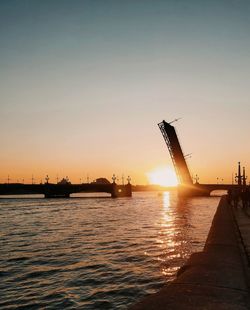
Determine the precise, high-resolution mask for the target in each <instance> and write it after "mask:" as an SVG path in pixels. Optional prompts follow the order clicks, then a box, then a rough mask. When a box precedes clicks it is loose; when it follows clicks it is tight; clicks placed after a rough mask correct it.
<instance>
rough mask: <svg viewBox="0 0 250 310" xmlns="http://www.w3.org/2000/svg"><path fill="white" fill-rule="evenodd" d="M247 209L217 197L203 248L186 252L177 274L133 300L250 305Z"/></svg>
mask: <svg viewBox="0 0 250 310" xmlns="http://www.w3.org/2000/svg"><path fill="white" fill-rule="evenodd" d="M249 262H250V212H249V214H247V213H246V211H244V210H242V209H241V208H238V209H233V208H232V207H231V206H230V205H229V204H228V203H227V199H226V196H223V197H222V198H221V200H220V203H219V206H218V209H217V211H216V214H215V216H214V219H213V222H212V225H211V228H210V231H209V234H208V237H207V241H206V244H205V247H204V250H203V251H202V252H199V253H194V254H192V255H191V256H190V258H189V260H188V261H187V263H186V264H185V265H184V266H183V267H182V268H181V269H180V270H179V272H178V274H177V278H176V279H175V280H174V281H173V282H171V283H170V284H168V285H166V286H165V287H164V288H162V289H161V290H160V291H159V292H158V293H155V294H153V295H150V296H148V297H146V298H145V299H143V300H142V301H141V302H139V303H137V304H135V305H134V306H132V307H131V308H130V309H131V310H139V309H140V310H141V309H143V310H148V309H156V310H161V309H173V310H175V309H176V310H182V309H183V310H184V309H185V310H189V309H209V310H222V309H223V310H224V309H225V310H235V309H239V310H245V309H250V294H249V293H250V291H249Z"/></svg>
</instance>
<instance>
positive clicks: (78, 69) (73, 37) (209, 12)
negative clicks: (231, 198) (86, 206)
mask: <svg viewBox="0 0 250 310" xmlns="http://www.w3.org/2000/svg"><path fill="white" fill-rule="evenodd" d="M0 14H1V18H0V33H1V41H0V46H1V49H0V55H1V57H0V68H1V70H0V127H1V128H0V142H1V152H0V165H1V169H0V182H6V181H7V178H8V175H9V178H10V180H11V182H12V181H17V180H19V181H21V180H22V179H24V180H25V183H29V182H31V178H32V175H34V178H35V180H36V182H38V181H39V182H40V180H41V179H44V177H45V176H46V174H48V175H49V176H50V181H51V182H54V181H55V180H56V177H57V175H58V177H59V178H62V177H64V176H66V175H67V176H69V178H70V180H71V181H73V182H79V180H80V178H81V179H82V181H85V180H86V177H87V174H88V175H89V177H90V180H93V179H95V178H97V177H102V176H103V177H107V178H109V179H111V177H112V174H113V173H115V174H116V175H118V176H119V177H120V178H121V175H122V174H124V176H127V175H130V176H131V177H132V183H134V184H147V183H148V182H149V180H148V177H147V175H148V173H149V172H150V171H152V170H154V169H156V168H157V167H162V166H170V167H172V162H171V158H170V156H169V153H168V150H167V147H166V145H165V142H164V140H163V137H162V135H161V132H160V130H159V128H158V126H157V123H159V122H161V121H162V120H163V119H165V120H166V121H172V120H173V119H175V118H178V117H181V118H182V119H181V120H179V121H178V122H176V123H175V124H174V125H175V127H176V129H177V132H178V135H179V138H180V142H181V145H182V148H183V151H184V154H188V153H192V157H191V158H190V159H188V165H189V167H190V170H191V173H192V174H194V175H195V174H198V175H199V178H200V182H204V183H206V182H212V183H216V182H217V178H219V180H222V179H223V182H231V179H232V173H235V172H236V169H237V162H238V161H241V162H242V165H243V166H246V171H247V172H248V173H249V175H250V146H249V133H250V101H249V100H250V87H249V85H250V32H249V29H250V17H249V16H250V3H249V2H248V1H243V0H242V1H241V0H239V1H233V0H228V1H157V0H155V1H147V0H145V1H109V0H108V1H95V0H93V1H1V2H0Z"/></svg>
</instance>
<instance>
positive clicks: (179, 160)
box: [158, 120, 193, 185]
mask: <svg viewBox="0 0 250 310" xmlns="http://www.w3.org/2000/svg"><path fill="white" fill-rule="evenodd" d="M158 126H159V128H160V130H161V133H162V135H163V138H164V140H165V142H166V144H167V147H168V150H169V153H170V156H171V159H172V161H173V164H174V168H175V172H176V175H177V177H178V180H179V182H180V184H182V185H191V184H193V181H192V177H191V175H190V172H189V169H188V166H187V163H186V160H185V157H184V155H183V152H182V149H181V146H180V143H179V139H178V137H177V134H176V131H175V128H174V127H173V126H172V125H170V124H169V123H167V122H166V121H164V120H163V121H162V122H161V123H159V124H158Z"/></svg>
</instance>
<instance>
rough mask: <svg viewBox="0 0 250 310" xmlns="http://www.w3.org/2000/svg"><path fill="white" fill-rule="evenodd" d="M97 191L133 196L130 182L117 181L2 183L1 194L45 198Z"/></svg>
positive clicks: (119, 195)
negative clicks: (124, 183)
mask: <svg viewBox="0 0 250 310" xmlns="http://www.w3.org/2000/svg"><path fill="white" fill-rule="evenodd" d="M82 192H87V193H95V192H104V193H109V194H111V197H112V198H117V197H131V196H132V187H131V184H130V183H128V184H126V185H118V184H116V183H110V184H98V183H86V184H70V183H68V184H52V183H45V184H20V183H11V184H8V183H4V184H0V195H25V194H43V195H44V197H45V198H60V197H62V198H67V197H70V194H73V193H82Z"/></svg>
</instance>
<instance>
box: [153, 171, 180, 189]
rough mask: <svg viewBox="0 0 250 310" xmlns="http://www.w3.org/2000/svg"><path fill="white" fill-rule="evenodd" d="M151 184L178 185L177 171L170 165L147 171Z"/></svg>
mask: <svg viewBox="0 0 250 310" xmlns="http://www.w3.org/2000/svg"><path fill="white" fill-rule="evenodd" d="M147 177H148V180H149V183H150V184H157V185H161V186H176V185H177V184H178V180H177V177H176V174H175V171H174V169H173V168H171V167H170V166H162V167H157V168H156V169H155V170H153V171H150V172H148V173H147Z"/></svg>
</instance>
